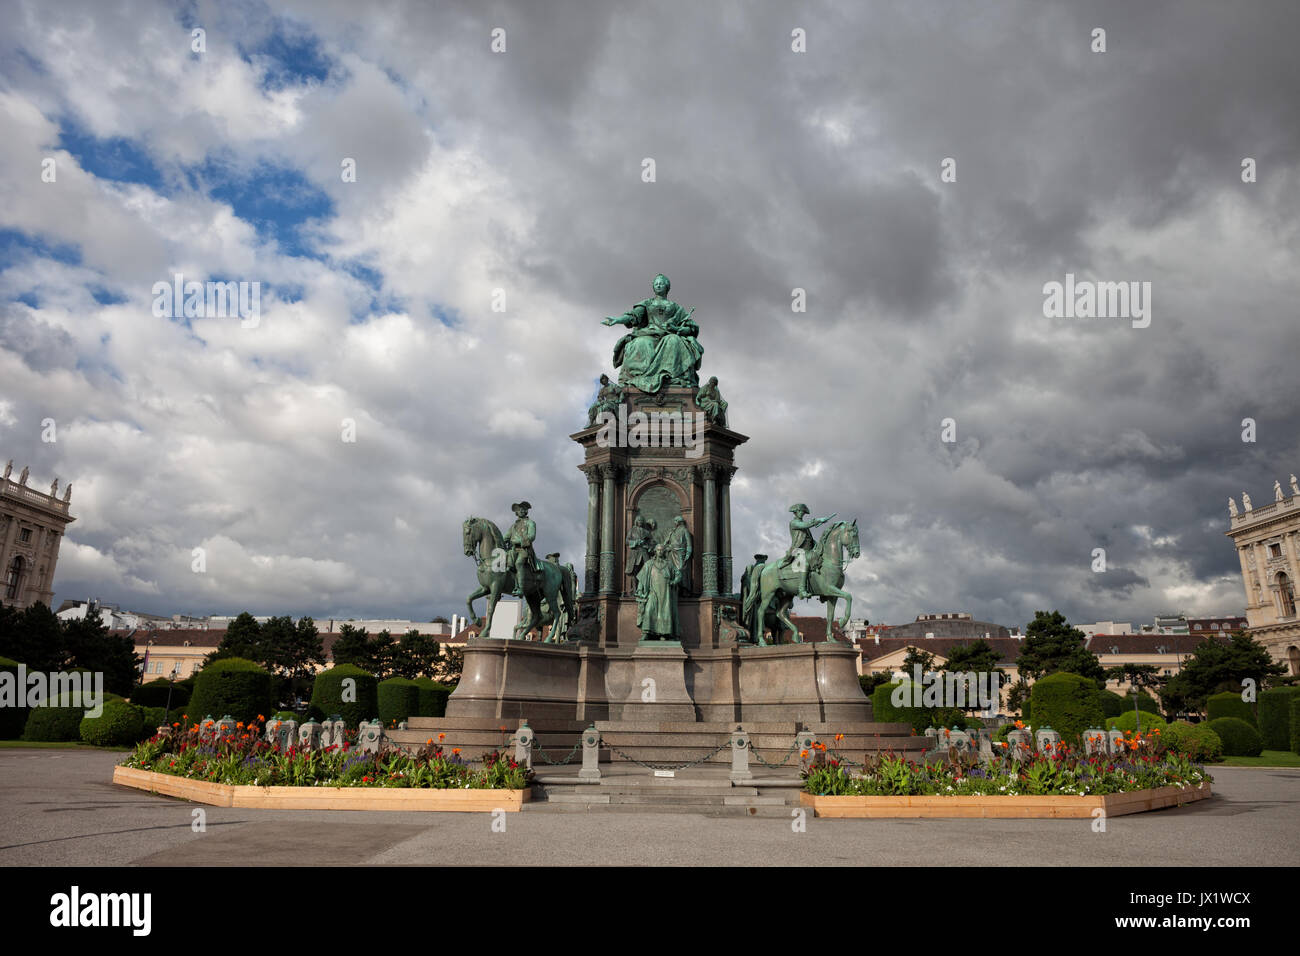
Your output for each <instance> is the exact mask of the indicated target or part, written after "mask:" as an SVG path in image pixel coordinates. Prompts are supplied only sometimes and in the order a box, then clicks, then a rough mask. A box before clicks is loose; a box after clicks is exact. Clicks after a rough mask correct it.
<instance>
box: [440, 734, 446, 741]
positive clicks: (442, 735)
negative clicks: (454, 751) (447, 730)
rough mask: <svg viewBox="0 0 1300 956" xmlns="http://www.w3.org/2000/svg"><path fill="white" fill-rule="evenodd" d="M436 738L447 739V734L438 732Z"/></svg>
mask: <svg viewBox="0 0 1300 956" xmlns="http://www.w3.org/2000/svg"><path fill="white" fill-rule="evenodd" d="M438 739H439V740H446V739H447V735H446V734H439V735H438Z"/></svg>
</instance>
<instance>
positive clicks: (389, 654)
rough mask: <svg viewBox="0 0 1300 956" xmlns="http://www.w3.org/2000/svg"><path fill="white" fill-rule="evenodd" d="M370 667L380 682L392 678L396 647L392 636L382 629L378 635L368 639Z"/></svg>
mask: <svg viewBox="0 0 1300 956" xmlns="http://www.w3.org/2000/svg"><path fill="white" fill-rule="evenodd" d="M369 647H370V665H371V667H372V668H373V670H372V671H371V673H372V674H374V675H375V677H377V678H379V679H380V680H387V679H388V678H390V677H392V676H393V665H394V664H395V663H396V656H397V645H396V643H395V642H394V641H393V635H392V634H390V633H389V632H388V628H384V629H383V630H382V631H380V632H379V633H378V634H376V635H375V636H374V637H372V638H371V639H370V644H369Z"/></svg>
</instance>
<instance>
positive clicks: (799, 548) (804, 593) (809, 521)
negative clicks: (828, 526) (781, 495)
mask: <svg viewBox="0 0 1300 956" xmlns="http://www.w3.org/2000/svg"><path fill="white" fill-rule="evenodd" d="M790 512H791V514H793V515H794V517H793V518H791V519H790V550H789V551H787V552H786V553H785V557H784V558H782V559H781V563H780V565H778V567H780V568H781V569H785V568H787V567H789V566H790V565H791V564H792V563H794V561H795V559H796V558H797V557H798V555H799V554H800V553H801V552H802V553H803V555H804V560H805V561H806V564H804V565H803V566H801V570H802V571H803V573H802V574H801V575H800V577H799V597H800V598H804V599H807V598H810V597H812V595H811V594H809V593H808V575H809V574H811V573H812V572H813V571H816V570H817V564H818V563H819V562H820V556H819V555H817V554H816V552H815V546H816V545H815V542H814V541H813V536H812V532H813V529H814V528H817V527H820V526H821V525H824V524H825V523H826V522H828V521H830V520H831V519H832V518H834V517H835V515H830V516H828V517H825V518H805V517H804V515H806V514H807V513H808V506H807V505H805V504H797V505H791V506H790Z"/></svg>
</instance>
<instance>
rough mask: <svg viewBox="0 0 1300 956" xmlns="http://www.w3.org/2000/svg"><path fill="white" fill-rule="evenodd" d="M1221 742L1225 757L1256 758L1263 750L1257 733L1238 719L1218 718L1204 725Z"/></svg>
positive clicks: (1262, 743)
mask: <svg viewBox="0 0 1300 956" xmlns="http://www.w3.org/2000/svg"><path fill="white" fill-rule="evenodd" d="M1205 726H1206V727H1209V728H1210V729H1211V730H1213V731H1214V732H1215V733H1216V734H1218V735H1219V739H1220V740H1222V741H1223V755H1224V756H1225V757H1258V756H1259V755H1260V754H1261V753H1262V752H1263V750H1264V742H1263V741H1262V740H1261V739H1260V736H1259V731H1258V730H1256V729H1255V728H1254V727H1252V726H1251V725H1250V724H1248V723H1246V721H1244V720H1242V719H1241V718H1240V717H1219V718H1217V719H1215V720H1211V721H1207V722H1206V724H1205Z"/></svg>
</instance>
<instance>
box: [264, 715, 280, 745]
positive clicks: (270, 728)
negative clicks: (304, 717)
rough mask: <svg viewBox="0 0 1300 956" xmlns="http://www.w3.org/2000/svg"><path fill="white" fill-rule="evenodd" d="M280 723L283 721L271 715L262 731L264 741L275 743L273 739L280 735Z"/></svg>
mask: <svg viewBox="0 0 1300 956" xmlns="http://www.w3.org/2000/svg"><path fill="white" fill-rule="evenodd" d="M282 723H284V721H282V720H279V719H277V718H275V717H272V718H271V719H270V720H268V721H267V722H266V730H265V731H264V732H263V733H264V736H265V737H266V742H267V743H268V744H271V745H274V744H275V741H276V740H277V739H278V738H279V736H280V725H281V724H282Z"/></svg>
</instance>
